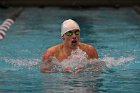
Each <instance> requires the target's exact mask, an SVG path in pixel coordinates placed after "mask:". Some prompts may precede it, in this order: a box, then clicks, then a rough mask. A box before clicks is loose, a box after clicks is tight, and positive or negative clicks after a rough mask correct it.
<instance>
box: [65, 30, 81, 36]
mask: <svg viewBox="0 0 140 93" xmlns="http://www.w3.org/2000/svg"><path fill="white" fill-rule="evenodd" d="M73 33H75V35H80V31H75V32H72V31H68V32H67V33H66V34H65V35H67V36H72V35H73Z"/></svg>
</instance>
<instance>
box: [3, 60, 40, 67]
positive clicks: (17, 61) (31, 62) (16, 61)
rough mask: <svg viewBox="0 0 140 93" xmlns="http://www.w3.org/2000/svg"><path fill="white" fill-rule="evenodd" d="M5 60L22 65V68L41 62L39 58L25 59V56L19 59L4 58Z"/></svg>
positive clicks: (17, 65)
mask: <svg viewBox="0 0 140 93" xmlns="http://www.w3.org/2000/svg"><path fill="white" fill-rule="evenodd" d="M4 61H5V62H6V63H8V64H9V63H10V64H12V65H14V66H16V67H21V68H24V67H26V68H28V69H30V68H31V67H34V66H36V65H38V63H39V59H23V58H19V59H10V58H4Z"/></svg>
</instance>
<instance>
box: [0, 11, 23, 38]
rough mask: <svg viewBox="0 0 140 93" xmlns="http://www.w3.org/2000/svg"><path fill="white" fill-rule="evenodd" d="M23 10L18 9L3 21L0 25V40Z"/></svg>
mask: <svg viewBox="0 0 140 93" xmlns="http://www.w3.org/2000/svg"><path fill="white" fill-rule="evenodd" d="M23 10H24V9H23V8H18V9H17V11H15V12H14V13H13V14H12V15H11V16H10V17H8V18H7V19H5V20H4V21H3V23H2V24H1V25H0V40H2V39H4V37H5V36H6V33H7V31H8V30H9V29H10V27H11V25H12V24H14V23H15V20H16V19H17V17H18V16H19V15H20V14H21V13H22V11H23Z"/></svg>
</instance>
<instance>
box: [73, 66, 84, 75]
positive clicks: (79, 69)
mask: <svg viewBox="0 0 140 93" xmlns="http://www.w3.org/2000/svg"><path fill="white" fill-rule="evenodd" d="M75 70H76V71H75V72H73V73H72V74H77V73H79V72H82V71H83V70H84V68H83V67H82V66H77V67H76V68H75Z"/></svg>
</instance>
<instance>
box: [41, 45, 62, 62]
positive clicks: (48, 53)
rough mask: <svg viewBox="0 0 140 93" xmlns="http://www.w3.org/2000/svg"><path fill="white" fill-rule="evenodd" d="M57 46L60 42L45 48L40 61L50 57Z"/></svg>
mask: <svg viewBox="0 0 140 93" xmlns="http://www.w3.org/2000/svg"><path fill="white" fill-rule="evenodd" d="M59 46H60V44H59V45H56V46H52V47H50V48H48V49H46V50H45V52H44V53H43V56H42V57H43V58H42V61H44V60H46V59H48V58H50V57H53V56H54V55H55V53H56V51H57V50H58V48H59Z"/></svg>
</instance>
